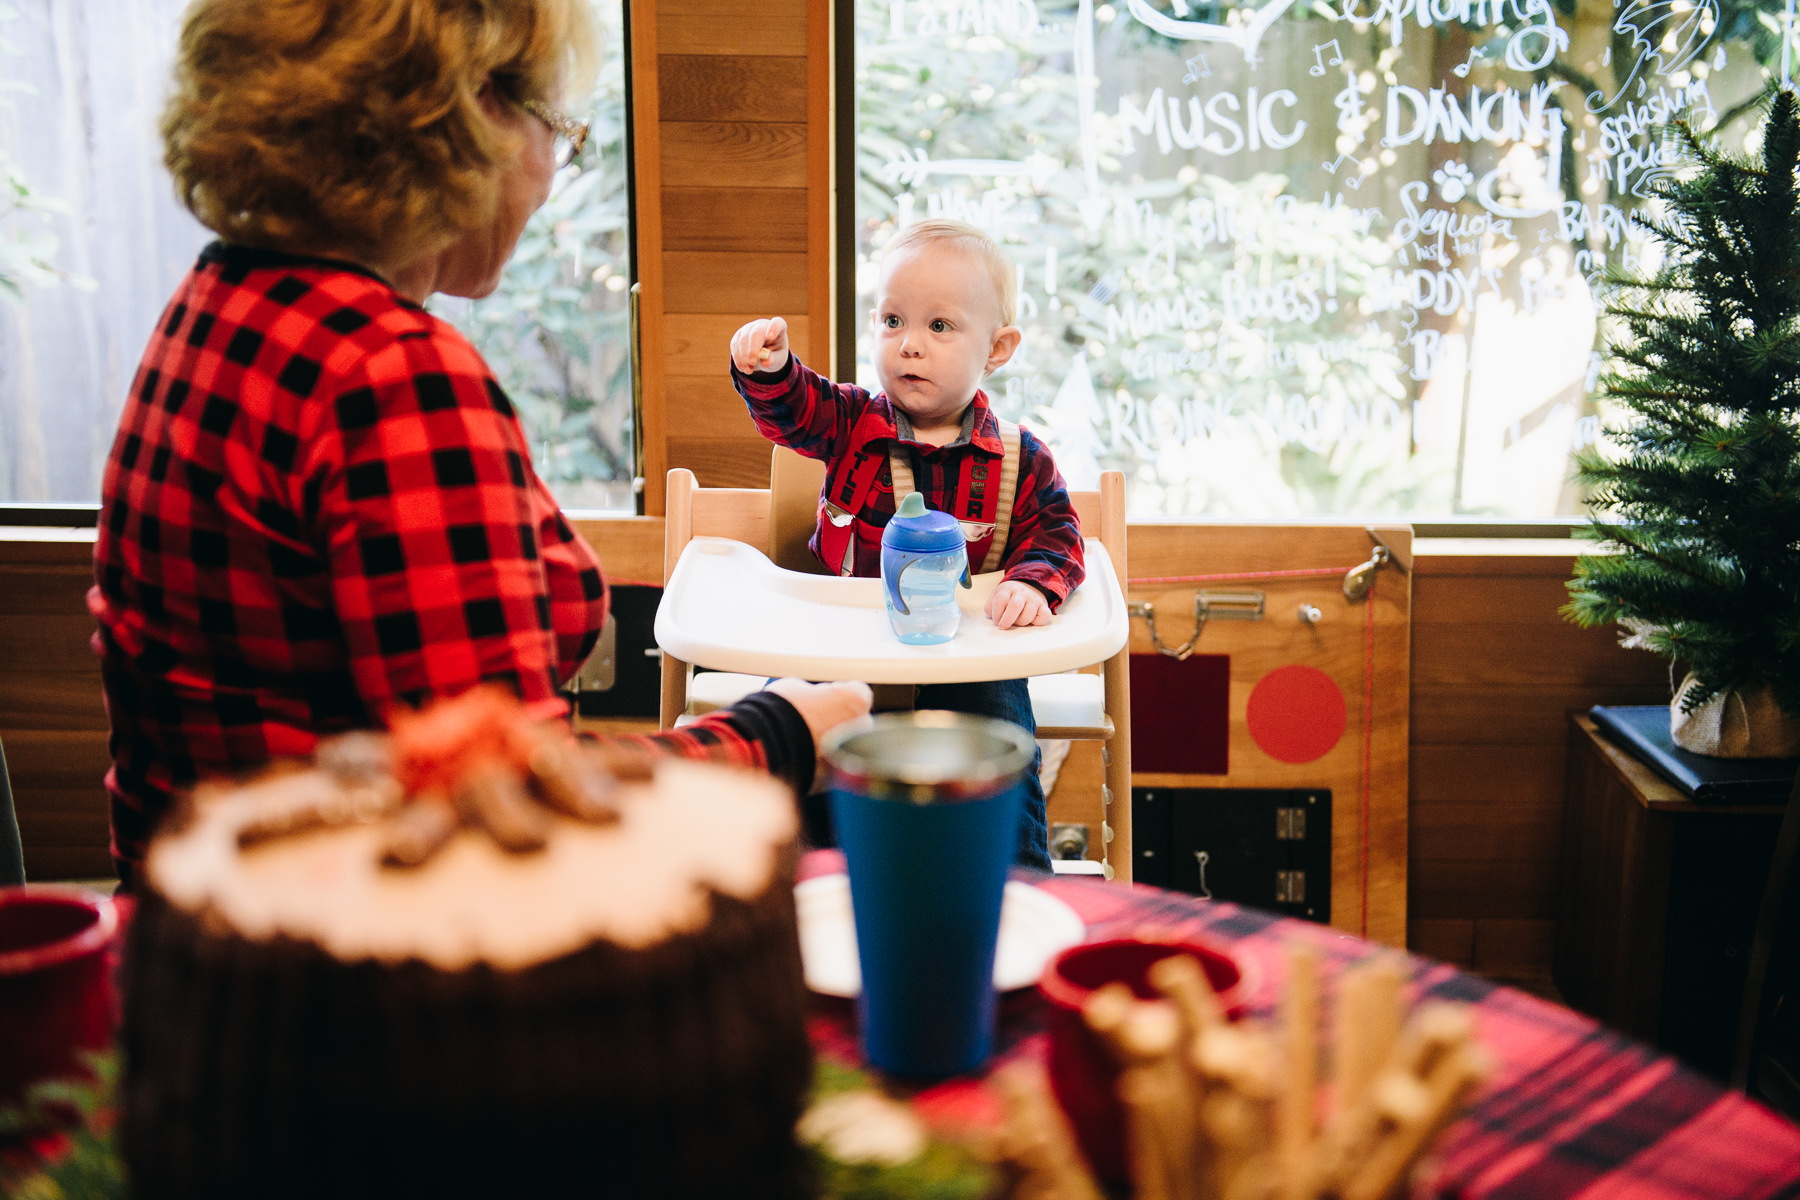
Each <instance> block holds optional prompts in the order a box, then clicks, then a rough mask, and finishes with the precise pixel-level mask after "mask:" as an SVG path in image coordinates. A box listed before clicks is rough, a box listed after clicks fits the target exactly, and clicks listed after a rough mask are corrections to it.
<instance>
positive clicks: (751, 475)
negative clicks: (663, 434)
mask: <svg viewBox="0 0 1800 1200" xmlns="http://www.w3.org/2000/svg"><path fill="white" fill-rule="evenodd" d="M669 466H670V467H686V468H687V469H688V470H690V471H692V472H693V473H694V478H696V479H706V480H709V481H710V482H709V483H708V484H707V486H708V487H727V488H766V487H768V486H769V443H767V442H765V441H763V440H762V439H761V438H759V437H748V438H670V439H669Z"/></svg>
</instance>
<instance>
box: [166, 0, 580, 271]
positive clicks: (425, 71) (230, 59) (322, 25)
mask: <svg viewBox="0 0 1800 1200" xmlns="http://www.w3.org/2000/svg"><path fill="white" fill-rule="evenodd" d="M598 43H599V37H598V33H597V31H596V29H595V25H594V20H593V15H592V13H591V12H590V11H589V10H588V8H587V4H586V0H385V2H381V3H376V2H372V0H194V3H193V4H191V5H190V6H189V8H188V10H187V14H186V16H185V17H184V18H183V21H182V31H181V44H180V49H179V51H178V54H177V57H176V66H175V86H174V91H173V93H172V94H171V95H170V97H169V102H168V105H167V107H166V108H165V109H164V110H163V117H162V135H163V145H164V155H163V161H164V162H165V163H166V164H167V165H168V168H169V171H170V173H171V174H172V175H174V177H175V186H176V189H177V190H178V192H179V193H180V195H181V199H182V202H183V203H185V204H186V205H187V207H188V208H189V210H191V211H192V212H193V214H194V215H195V216H196V217H198V218H199V219H200V221H201V223H202V224H204V225H206V226H208V227H209V228H211V229H213V230H214V231H215V232H217V233H218V234H219V235H220V236H221V237H223V238H225V239H226V240H227V241H232V242H239V243H243V244H245V245H252V246H263V247H268V248H272V249H279V250H288V251H295V252H301V253H305V252H309V251H310V252H315V253H317V252H321V251H326V250H330V251H335V252H337V253H342V254H348V255H350V256H352V257H355V258H358V259H361V260H362V261H365V262H384V263H390V264H394V263H404V262H410V261H413V260H414V259H416V258H417V257H419V256H421V255H424V254H427V253H431V252H434V251H435V250H437V249H439V248H441V247H442V246H445V245H447V244H449V243H450V242H452V241H454V240H455V239H456V237H457V236H458V235H460V234H462V233H465V232H467V231H469V230H473V229H476V228H479V227H480V226H481V225H482V224H483V223H485V222H486V221H487V220H488V219H489V218H490V217H491V215H492V213H493V211H494V207H495V204H496V202H497V199H498V195H499V188H500V183H501V172H500V171H498V170H497V169H496V166H497V164H498V163H499V162H500V161H501V160H502V159H503V157H504V156H505V154H506V153H507V152H508V151H509V149H510V148H511V147H510V146H509V142H508V138H507V136H506V134H505V132H504V131H503V130H502V129H501V128H500V127H499V126H498V125H497V124H496V123H495V122H494V121H493V120H492V119H491V118H490V117H489V116H488V115H487V114H486V113H485V112H484V111H483V109H482V105H481V101H480V95H481V91H482V88H483V87H484V86H485V85H486V84H488V83H489V82H490V81H491V82H492V84H493V86H494V88H495V89H496V91H497V93H498V94H499V95H500V96H501V97H502V98H503V99H506V100H510V101H512V102H515V103H517V102H520V101H524V100H527V99H539V100H544V101H546V102H550V103H555V102H556V101H557V99H558V98H559V96H560V94H561V93H562V92H563V91H564V90H568V91H569V92H570V93H571V94H574V93H575V92H577V91H584V90H585V88H586V87H587V86H589V84H590V83H591V80H592V78H593V72H594V69H595V63H596V60H597V57H598Z"/></svg>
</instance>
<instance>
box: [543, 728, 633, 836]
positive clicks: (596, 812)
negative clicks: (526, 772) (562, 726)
mask: <svg viewBox="0 0 1800 1200" xmlns="http://www.w3.org/2000/svg"><path fill="white" fill-rule="evenodd" d="M526 766H527V767H528V768H529V769H530V771H531V784H532V789H533V790H534V791H535V792H537V794H538V795H539V796H541V797H543V799H544V802H545V803H546V804H548V805H550V806H551V807H552V808H555V809H557V810H558V811H560V812H563V813H567V814H568V815H569V816H571V817H574V818H575V819H576V820H578V821H587V822H589V823H590V824H594V825H611V824H613V823H614V822H616V821H618V819H619V808H618V806H617V805H616V804H614V803H613V801H614V799H615V798H616V796H617V793H618V789H619V785H618V782H617V780H615V779H614V778H613V775H612V772H610V771H604V770H595V769H594V764H593V763H592V762H586V763H584V762H583V761H582V756H581V754H580V752H579V751H578V750H577V749H576V747H575V746H574V745H573V744H571V743H569V742H567V741H566V740H564V739H563V738H561V737H559V736H555V735H552V736H547V737H542V738H540V739H539V740H538V742H537V744H536V745H534V746H532V748H531V753H530V756H529V757H528V758H527V759H526Z"/></svg>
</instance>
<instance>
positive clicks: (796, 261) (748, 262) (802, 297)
mask: <svg viewBox="0 0 1800 1200" xmlns="http://www.w3.org/2000/svg"><path fill="white" fill-rule="evenodd" d="M806 264H807V256H806V255H804V254H768V253H762V252H760V251H758V252H745V253H709V252H705V251H699V252H694V251H685V252H677V251H669V252H668V253H666V254H664V255H663V272H664V277H665V278H664V286H665V288H666V289H667V291H666V293H665V296H666V299H667V301H668V304H669V310H668V311H669V312H670V313H671V314H676V313H742V312H750V313H756V314H758V315H775V316H786V315H787V314H788V313H791V312H804V311H805V309H806V271H807V265H806ZM669 419H670V420H671V421H678V420H679V418H678V417H677V416H676V415H675V414H673V413H671V414H670V416H669ZM700 486H702V487H710V486H712V485H710V484H708V483H707V482H706V481H705V480H702V481H701V484H700Z"/></svg>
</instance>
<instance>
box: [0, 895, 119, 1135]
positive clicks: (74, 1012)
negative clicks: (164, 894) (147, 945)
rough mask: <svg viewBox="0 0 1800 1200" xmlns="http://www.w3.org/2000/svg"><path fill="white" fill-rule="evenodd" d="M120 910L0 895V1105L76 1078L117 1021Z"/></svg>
mask: <svg viewBox="0 0 1800 1200" xmlns="http://www.w3.org/2000/svg"><path fill="white" fill-rule="evenodd" d="M118 934H119V909H118V906H117V904H116V903H115V902H114V901H113V899H112V898H111V897H110V896H102V895H100V894H98V893H95V892H85V891H82V890H80V889H78V888H65V887H47V886H44V885H40V884H32V885H28V886H25V887H12V888H0V1104H8V1103H12V1102H14V1101H16V1100H17V1099H18V1098H19V1096H20V1095H21V1094H22V1093H23V1092H24V1090H25V1087H26V1085H27V1084H30V1083H32V1082H34V1081H36V1080H39V1079H46V1078H50V1077H53V1076H66V1075H74V1074H79V1073H81V1063H80V1059H79V1057H78V1055H79V1052H80V1051H83V1050H104V1049H105V1048H106V1047H107V1045H108V1044H109V1043H110V1042H111V1040H112V1032H113V1025H114V1021H115V1018H116V1016H117V1012H116V1009H117V1005H116V1003H115V999H114V995H113V987H112V976H111V970H110V968H111V957H110V951H111V948H112V945H113V942H114V940H115V939H116V938H117V937H118Z"/></svg>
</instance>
